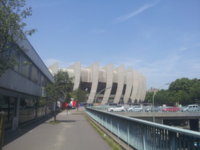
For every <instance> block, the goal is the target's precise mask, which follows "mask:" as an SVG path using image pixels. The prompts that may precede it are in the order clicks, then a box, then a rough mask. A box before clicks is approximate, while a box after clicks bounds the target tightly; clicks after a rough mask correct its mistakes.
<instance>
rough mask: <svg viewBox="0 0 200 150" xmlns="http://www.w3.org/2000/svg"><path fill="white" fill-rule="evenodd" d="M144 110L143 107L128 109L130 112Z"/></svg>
mask: <svg viewBox="0 0 200 150" xmlns="http://www.w3.org/2000/svg"><path fill="white" fill-rule="evenodd" d="M142 110H143V108H142V107H141V106H132V107H129V108H128V109H127V111H129V112H141V111H142Z"/></svg>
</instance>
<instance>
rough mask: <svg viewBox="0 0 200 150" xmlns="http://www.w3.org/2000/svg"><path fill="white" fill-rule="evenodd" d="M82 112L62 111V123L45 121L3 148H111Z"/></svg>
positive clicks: (80, 149)
mask: <svg viewBox="0 0 200 150" xmlns="http://www.w3.org/2000/svg"><path fill="white" fill-rule="evenodd" d="M82 113H83V112H80V111H79V112H77V111H76V110H72V111H71V112H69V113H67V112H66V111H64V112H61V113H60V114H58V116H57V120H59V121H60V123H58V124H54V125H53V124H51V123H49V121H51V120H52V119H50V120H48V121H45V122H43V123H42V124H40V125H39V126H37V127H35V128H33V129H31V130H29V131H28V132H27V133H25V134H24V135H22V136H20V137H18V138H16V139H15V140H13V141H12V142H10V143H8V144H7V145H5V146H4V147H3V150H110V149H111V148H110V147H109V145H108V144H107V143H106V142H105V141H104V140H103V139H102V138H101V137H100V135H99V134H98V133H97V132H96V131H95V130H94V128H93V127H92V126H91V125H90V124H89V122H88V121H87V120H86V119H85V117H84V115H83V114H82Z"/></svg>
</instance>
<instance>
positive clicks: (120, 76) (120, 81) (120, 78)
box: [113, 66, 124, 103]
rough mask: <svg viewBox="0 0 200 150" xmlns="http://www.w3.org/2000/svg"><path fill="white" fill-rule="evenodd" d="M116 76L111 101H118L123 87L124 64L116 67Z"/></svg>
mask: <svg viewBox="0 0 200 150" xmlns="http://www.w3.org/2000/svg"><path fill="white" fill-rule="evenodd" d="M117 78H118V79H117V80H118V82H117V92H116V94H115V98H114V101H113V102H114V103H119V101H120V99H121V96H122V91H123V88H124V66H120V67H119V68H117Z"/></svg>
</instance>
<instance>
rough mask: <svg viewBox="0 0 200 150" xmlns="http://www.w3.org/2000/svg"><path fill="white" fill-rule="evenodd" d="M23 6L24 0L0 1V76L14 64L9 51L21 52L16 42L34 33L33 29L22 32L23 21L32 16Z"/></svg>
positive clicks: (30, 11) (24, 24) (29, 10)
mask: <svg viewBox="0 0 200 150" xmlns="http://www.w3.org/2000/svg"><path fill="white" fill-rule="evenodd" d="M25 4H26V1H25V0H1V1H0V76H1V75H2V74H3V73H4V72H5V71H6V70H7V69H9V68H11V67H13V66H14V64H16V62H15V57H14V56H12V55H11V54H10V50H11V49H15V50H22V49H23V48H22V47H19V46H18V45H17V42H18V41H20V40H22V39H24V38H25V35H31V34H32V33H33V32H35V29H32V30H29V31H24V32H23V30H24V27H25V26H26V23H25V22H24V19H26V18H27V17H28V16H31V14H32V10H31V7H28V8H25Z"/></svg>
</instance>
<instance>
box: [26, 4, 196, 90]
mask: <svg viewBox="0 0 200 150" xmlns="http://www.w3.org/2000/svg"><path fill="white" fill-rule="evenodd" d="M27 2H28V3H27V4H28V5H29V6H31V7H32V8H33V15H32V16H31V17H30V18H28V20H26V21H27V24H28V26H27V28H35V29H37V32H36V33H35V34H34V35H32V36H31V37H29V40H30V41H31V43H32V45H33V47H34V48H35V49H36V51H37V52H38V54H39V55H40V56H41V58H42V59H43V61H44V62H45V63H46V64H47V65H51V64H52V63H53V62H59V63H60V65H61V66H62V67H67V66H68V65H70V64H72V63H74V62H76V61H79V62H81V64H83V65H85V66H87V65H91V64H92V63H95V62H99V63H100V65H101V66H104V65H106V64H109V63H112V64H115V65H116V66H119V65H121V64H123V65H124V66H125V67H126V68H130V67H131V68H133V69H136V70H138V71H139V72H142V73H143V74H144V76H145V77H146V80H147V87H148V88H150V87H155V88H161V87H162V88H166V86H163V85H164V84H166V83H169V82H172V81H174V80H175V79H177V78H182V77H188V78H199V77H200V1H199V0H27Z"/></svg>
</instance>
